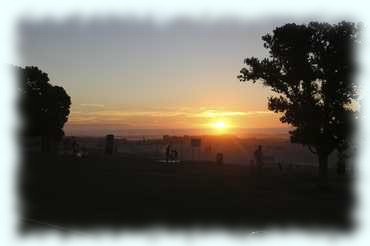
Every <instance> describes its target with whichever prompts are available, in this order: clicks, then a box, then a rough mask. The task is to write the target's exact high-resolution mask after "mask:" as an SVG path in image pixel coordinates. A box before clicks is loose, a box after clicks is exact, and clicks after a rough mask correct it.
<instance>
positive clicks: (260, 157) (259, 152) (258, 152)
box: [254, 145, 263, 172]
mask: <svg viewBox="0 0 370 246" xmlns="http://www.w3.org/2000/svg"><path fill="white" fill-rule="evenodd" d="M254 159H255V163H256V166H257V170H258V172H260V171H261V169H262V165H263V153H262V146H261V145H258V148H257V149H256V151H254Z"/></svg>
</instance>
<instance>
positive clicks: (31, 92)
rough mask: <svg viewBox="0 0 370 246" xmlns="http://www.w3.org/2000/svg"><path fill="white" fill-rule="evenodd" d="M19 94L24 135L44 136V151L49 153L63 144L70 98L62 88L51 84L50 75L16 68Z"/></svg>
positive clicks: (37, 69)
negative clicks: (54, 145) (53, 146)
mask: <svg viewBox="0 0 370 246" xmlns="http://www.w3.org/2000/svg"><path fill="white" fill-rule="evenodd" d="M16 69H17V75H18V82H19V84H18V88H19V91H20V94H21V95H20V104H19V105H20V111H21V117H22V118H23V121H24V127H23V129H22V134H23V135H27V136H41V137H42V150H43V151H50V150H51V149H50V146H51V145H52V142H57V141H60V140H61V138H62V137H63V135H64V131H63V126H64V124H65V123H66V122H67V120H68V115H69V112H70V111H69V109H70V105H71V98H70V97H69V96H68V94H67V93H66V92H65V90H64V89H63V87H60V86H55V85H51V84H50V83H49V77H48V74H47V73H44V72H43V71H41V70H40V69H39V68H38V67H33V66H31V67H25V68H21V67H16Z"/></svg>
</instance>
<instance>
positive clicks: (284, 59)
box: [238, 22, 358, 173]
mask: <svg viewBox="0 0 370 246" xmlns="http://www.w3.org/2000/svg"><path fill="white" fill-rule="evenodd" d="M262 40H263V41H264V47H265V48H266V49H268V51H269V57H267V58H264V59H258V58H255V57H250V58H246V59H245V60H244V63H245V65H246V66H245V67H243V68H242V69H241V71H240V74H239V76H238V78H239V79H240V81H252V82H253V83H255V82H256V81H261V82H262V83H263V84H264V85H265V86H268V87H270V88H271V90H272V91H273V92H274V96H271V97H269V98H268V108H269V110H271V111H274V112H276V113H281V114H282V116H281V118H280V120H281V122H283V123H287V124H290V125H291V126H293V127H294V128H293V130H292V131H290V136H291V141H292V142H294V143H301V144H303V145H306V146H308V147H309V148H310V150H311V151H312V152H314V153H316V154H317V155H318V156H319V163H320V167H321V168H322V171H323V172H324V173H325V172H326V169H327V158H328V155H329V154H330V153H332V152H333V151H334V150H335V149H338V150H343V149H345V148H347V147H348V143H349V141H350V137H351V135H352V132H353V119H354V115H355V110H354V107H353V102H354V100H355V99H356V98H357V94H358V92H357V86H356V83H355V82H354V78H353V75H354V72H355V71H356V64H355V61H354V50H355V46H356V43H357V40H358V27H357V26H356V25H355V24H354V23H350V22H340V23H338V24H334V25H331V24H328V23H318V22H311V23H309V24H307V25H297V24H294V23H292V24H286V25H284V26H281V27H278V28H276V29H275V30H273V33H272V34H270V33H268V34H266V35H264V36H263V37H262Z"/></svg>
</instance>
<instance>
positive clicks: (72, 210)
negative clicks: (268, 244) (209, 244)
mask: <svg viewBox="0 0 370 246" xmlns="http://www.w3.org/2000/svg"><path fill="white" fill-rule="evenodd" d="M20 170H21V172H20V176H19V181H20V182H19V184H20V191H21V192H20V199H21V200H20V204H21V205H22V210H21V212H20V218H21V219H22V220H21V221H23V222H22V228H23V229H25V230H28V229H30V230H32V229H50V228H49V227H48V225H56V226H59V227H60V228H79V229H87V228H117V227H118V228H143V227H149V226H155V225H162V226H167V227H170V228H177V227H180V228H184V227H185V228H187V227H189V226H208V227H213V226H218V227H219V226H220V227H227V228H251V229H263V228H266V227H267V226H271V225H275V226H299V227H302V228H317V227H320V228H321V227H325V228H340V229H342V228H344V229H348V228H350V225H351V220H350V218H351V216H350V211H351V208H352V205H353V197H352V190H351V183H352V182H351V179H350V178H349V177H337V176H336V175H335V173H334V172H333V170H331V173H330V180H329V184H330V186H329V187H328V188H327V189H325V190H322V189H319V188H318V186H317V179H316V171H317V170H316V169H315V168H313V167H295V168H292V169H284V170H283V171H280V170H279V169H278V168H277V167H275V166H268V167H265V168H264V169H263V170H262V172H261V173H257V172H256V171H255V170H254V169H253V168H252V167H249V166H243V165H228V164H227V163H226V164H223V165H217V164H215V163H211V162H196V163H192V162H184V163H180V164H165V163H159V162H157V161H154V160H149V159H146V158H145V157H134V156H119V155H116V156H102V155H100V156H99V155H97V156H89V157H87V158H80V159H78V158H74V157H67V156H41V155H33V156H30V157H28V158H25V161H24V163H23V164H22V167H21V169H20Z"/></svg>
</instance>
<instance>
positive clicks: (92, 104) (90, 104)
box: [80, 103, 104, 108]
mask: <svg viewBox="0 0 370 246" xmlns="http://www.w3.org/2000/svg"><path fill="white" fill-rule="evenodd" d="M80 106H81V107H92V108H104V104H98V103H83V104H80Z"/></svg>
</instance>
